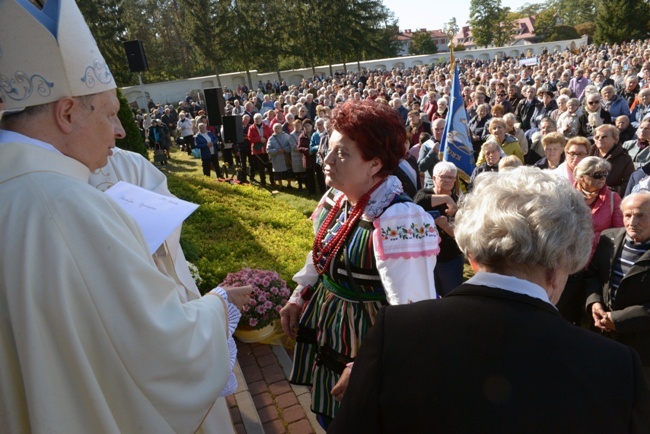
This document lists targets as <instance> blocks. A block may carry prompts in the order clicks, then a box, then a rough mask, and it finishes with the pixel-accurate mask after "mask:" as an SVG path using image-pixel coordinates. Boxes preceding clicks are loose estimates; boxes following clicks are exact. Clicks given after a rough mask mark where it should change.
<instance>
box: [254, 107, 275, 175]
mask: <svg viewBox="0 0 650 434" xmlns="http://www.w3.org/2000/svg"><path fill="white" fill-rule="evenodd" d="M253 122H254V123H253V125H251V126H250V127H249V128H248V141H249V142H251V154H252V155H251V161H252V165H253V166H254V167H255V171H256V172H257V173H259V174H260V184H262V187H266V172H269V178H270V179H271V186H273V187H275V178H274V177H273V170H272V167H271V162H270V161H269V154H267V153H266V142H267V141H268V139H269V137H271V135H273V130H272V129H271V127H270V126H268V125H267V124H265V123H264V122H262V115H261V114H259V113H256V114H255V116H253ZM251 178H252V176H251Z"/></svg>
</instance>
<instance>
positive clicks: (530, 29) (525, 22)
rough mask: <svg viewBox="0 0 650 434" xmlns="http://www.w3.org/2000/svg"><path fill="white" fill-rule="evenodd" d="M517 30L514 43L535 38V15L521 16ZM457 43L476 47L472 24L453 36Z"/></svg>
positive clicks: (516, 23)
mask: <svg viewBox="0 0 650 434" xmlns="http://www.w3.org/2000/svg"><path fill="white" fill-rule="evenodd" d="M515 25H516V27H517V31H516V33H515V34H514V36H513V43H514V42H515V41H519V40H522V39H523V40H525V41H528V40H531V39H533V38H535V16H534V15H531V16H529V17H526V18H519V19H516V20H515ZM453 42H454V44H455V45H457V44H463V45H464V46H465V48H470V47H475V46H476V43H474V39H473V38H472V29H471V27H470V26H463V27H461V28H460V30H459V31H458V33H457V34H456V36H454V38H453Z"/></svg>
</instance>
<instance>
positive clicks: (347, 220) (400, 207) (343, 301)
mask: <svg viewBox="0 0 650 434" xmlns="http://www.w3.org/2000/svg"><path fill="white" fill-rule="evenodd" d="M332 126H333V132H332V135H331V137H330V140H329V145H330V147H329V153H328V154H327V156H326V157H325V160H324V174H325V176H326V182H327V185H328V186H329V187H331V188H330V189H329V191H328V192H327V193H326V194H325V195H324V196H323V198H322V199H321V201H320V203H319V205H318V207H317V208H316V211H314V213H313V214H312V217H311V218H312V220H313V222H314V231H315V233H316V239H315V240H314V244H313V248H312V251H311V252H310V253H309V255H308V256H307V261H306V264H305V266H304V267H303V269H302V270H300V271H299V272H298V273H297V274H296V275H295V276H294V280H295V281H296V282H297V283H298V287H297V288H296V290H295V291H294V293H293V295H292V297H291V298H290V300H289V302H288V303H287V305H286V306H285V307H284V308H283V309H282V311H281V312H280V314H281V318H282V326H283V328H284V330H285V332H286V333H287V334H288V335H289V336H291V337H293V338H296V342H297V344H296V349H295V357H294V362H293V371H292V373H291V378H290V381H291V382H292V383H294V384H307V385H311V386H312V405H311V408H312V411H314V412H315V413H317V414H318V417H319V422H320V423H321V424H322V425H323V426H324V427H326V426H327V425H328V424H329V422H331V420H332V419H333V418H334V417H335V416H336V412H337V410H338V408H339V401H340V399H342V397H343V393H344V392H345V388H346V387H347V380H348V378H349V374H350V369H351V362H353V361H354V359H355V357H356V356H357V351H358V349H359V346H360V345H361V342H362V341H363V339H364V337H365V335H366V333H367V332H368V330H369V329H370V327H371V326H372V324H373V322H374V318H375V314H376V313H377V311H378V310H379V308H380V307H381V306H382V305H384V304H403V303H411V302H416V301H419V300H425V299H430V298H436V290H435V285H434V279H433V269H434V267H435V264H436V255H437V253H438V251H439V248H438V241H439V238H438V232H437V231H436V227H435V223H434V222H433V219H432V218H431V216H430V215H428V214H427V213H426V212H424V210H422V208H420V207H419V206H417V205H415V204H414V203H413V202H412V201H411V200H410V199H409V198H408V197H407V196H405V195H404V192H403V189H402V185H401V183H400V182H399V180H398V179H397V178H395V177H394V176H389V175H390V173H391V172H392V171H393V170H394V169H395V167H397V165H398V164H399V161H400V159H401V158H403V157H404V148H403V147H402V146H400V144H402V143H404V142H405V140H406V131H405V128H404V125H403V123H402V120H401V118H400V116H399V115H398V114H397V112H395V111H393V110H392V109H391V108H390V107H388V106H387V105H383V104H380V103H376V102H374V101H365V102H355V101H348V102H346V103H344V104H343V105H341V106H340V107H339V108H338V109H337V111H336V112H335V113H334V116H333V119H332Z"/></svg>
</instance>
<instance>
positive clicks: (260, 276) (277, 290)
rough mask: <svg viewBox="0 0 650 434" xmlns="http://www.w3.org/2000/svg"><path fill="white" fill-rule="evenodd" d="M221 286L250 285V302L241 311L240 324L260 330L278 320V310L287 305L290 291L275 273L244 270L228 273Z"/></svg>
mask: <svg viewBox="0 0 650 434" xmlns="http://www.w3.org/2000/svg"><path fill="white" fill-rule="evenodd" d="M221 285H222V286H245V285H251V286H252V287H253V293H252V294H251V299H250V301H249V302H248V303H247V304H246V305H244V308H243V309H242V317H241V320H240V324H242V325H246V326H249V327H252V328H254V329H261V328H263V327H265V326H267V325H269V324H272V323H273V321H275V320H276V319H278V318H280V309H282V307H283V306H284V305H285V304H286V303H287V300H288V299H289V295H290V293H291V292H290V291H289V288H287V282H285V281H284V280H282V278H281V277H280V275H279V274H278V273H276V272H275V271H268V270H252V269H250V268H244V269H242V270H240V271H237V272H236V273H230V274H228V275H227V276H226V280H224V281H223V282H222V284H221Z"/></svg>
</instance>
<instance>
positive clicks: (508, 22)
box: [494, 7, 517, 47]
mask: <svg viewBox="0 0 650 434" xmlns="http://www.w3.org/2000/svg"><path fill="white" fill-rule="evenodd" d="M498 16H499V20H498V21H497V23H498V24H497V25H496V26H495V27H494V45H495V46H497V47H503V46H505V45H510V43H511V42H512V38H513V37H514V36H515V33H516V32H517V25H516V23H515V20H516V18H514V17H513V16H512V15H511V13H510V8H507V7H506V8H501V9H500V10H499V14H498Z"/></svg>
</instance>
